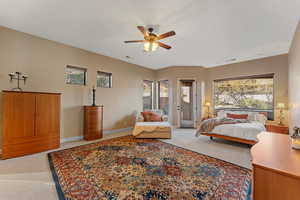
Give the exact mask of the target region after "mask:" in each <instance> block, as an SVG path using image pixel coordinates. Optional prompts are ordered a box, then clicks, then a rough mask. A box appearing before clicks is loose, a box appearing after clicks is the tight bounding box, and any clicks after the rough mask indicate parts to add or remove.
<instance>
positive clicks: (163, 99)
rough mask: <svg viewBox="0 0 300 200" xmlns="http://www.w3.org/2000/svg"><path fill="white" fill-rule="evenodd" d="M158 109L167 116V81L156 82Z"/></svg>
mask: <svg viewBox="0 0 300 200" xmlns="http://www.w3.org/2000/svg"><path fill="white" fill-rule="evenodd" d="M158 108H159V109H161V110H163V111H164V114H165V115H168V114H169V81H168V80H163V81H158Z"/></svg>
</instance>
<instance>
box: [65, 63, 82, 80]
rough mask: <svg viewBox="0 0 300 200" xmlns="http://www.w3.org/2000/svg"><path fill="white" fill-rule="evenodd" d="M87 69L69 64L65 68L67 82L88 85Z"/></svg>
mask: <svg viewBox="0 0 300 200" xmlns="http://www.w3.org/2000/svg"><path fill="white" fill-rule="evenodd" d="M86 74H87V69H85V68H81V67H74V66H70V65H67V67H66V70H65V80H66V83H67V84H72V85H86Z"/></svg>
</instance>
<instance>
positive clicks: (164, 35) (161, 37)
mask: <svg viewBox="0 0 300 200" xmlns="http://www.w3.org/2000/svg"><path fill="white" fill-rule="evenodd" d="M173 35H176V33H175V31H170V32H167V33H164V34H161V35H159V36H158V40H161V39H164V38H167V37H171V36H173Z"/></svg>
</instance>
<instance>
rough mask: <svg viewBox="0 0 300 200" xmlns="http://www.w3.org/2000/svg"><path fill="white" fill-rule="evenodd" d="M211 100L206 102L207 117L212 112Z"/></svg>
mask: <svg viewBox="0 0 300 200" xmlns="http://www.w3.org/2000/svg"><path fill="white" fill-rule="evenodd" d="M210 105H211V104H210V102H206V103H205V107H207V118H209V114H210Z"/></svg>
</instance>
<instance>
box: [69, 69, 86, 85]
mask: <svg viewBox="0 0 300 200" xmlns="http://www.w3.org/2000/svg"><path fill="white" fill-rule="evenodd" d="M66 69H76V70H81V71H83V73H84V77H83V84H80V83H72V82H67V77H65V83H66V84H68V85H81V86H86V84H87V68H84V67H77V66H73V65H67V66H66V68H65V73H66ZM66 76H67V74H66Z"/></svg>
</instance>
